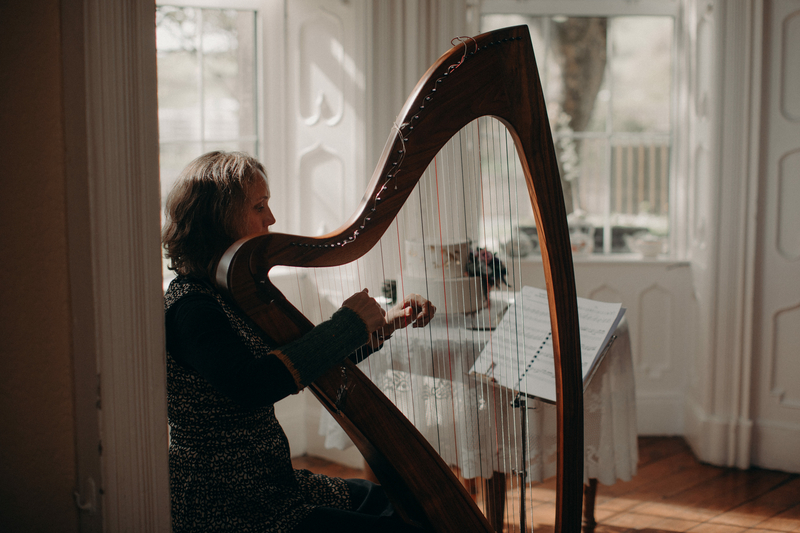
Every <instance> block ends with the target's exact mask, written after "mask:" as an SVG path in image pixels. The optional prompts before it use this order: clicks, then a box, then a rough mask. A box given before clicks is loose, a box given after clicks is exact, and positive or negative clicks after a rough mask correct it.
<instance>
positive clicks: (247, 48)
mask: <svg viewBox="0 0 800 533" xmlns="http://www.w3.org/2000/svg"><path fill="white" fill-rule="evenodd" d="M254 28H255V20H254V13H252V12H241V11H231V10H225V11H220V10H212V9H206V10H203V97H204V106H205V124H204V127H205V137H206V138H207V139H211V140H228V139H237V138H241V137H252V136H254V135H255V108H254V103H255V94H254V89H255V83H254V69H253V65H254V63H255V57H254V52H255V49H254V46H253V44H254V43H253V34H254Z"/></svg>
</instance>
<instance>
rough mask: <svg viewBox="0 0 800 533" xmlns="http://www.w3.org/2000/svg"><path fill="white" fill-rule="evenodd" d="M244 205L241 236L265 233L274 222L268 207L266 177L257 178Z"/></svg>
mask: <svg viewBox="0 0 800 533" xmlns="http://www.w3.org/2000/svg"><path fill="white" fill-rule="evenodd" d="M244 207H245V214H244V217H245V219H244V235H241V237H247V236H250V235H255V234H258V233H267V232H268V231H269V227H270V226H271V225H273V224H274V223H275V216H274V215H273V214H272V210H271V209H270V208H269V187H267V179H266V178H264V179H261V180H258V181H257V182H256V183H255V184H254V185H252V186H251V187H250V190H249V191H248V194H247V200H246V201H245V206H244Z"/></svg>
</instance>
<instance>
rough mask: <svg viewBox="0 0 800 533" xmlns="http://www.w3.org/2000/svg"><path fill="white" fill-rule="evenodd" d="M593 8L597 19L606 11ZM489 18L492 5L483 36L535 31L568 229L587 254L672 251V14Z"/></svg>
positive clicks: (532, 14) (522, 5)
mask: <svg viewBox="0 0 800 533" xmlns="http://www.w3.org/2000/svg"><path fill="white" fill-rule="evenodd" d="M506 4H507V3H506ZM591 4H593V6H592V7H593V10H594V11H597V4H599V3H596V2H592V3H591ZM603 4H606V5H608V4H614V3H610V2H603ZM665 4H666V5H667V7H670V6H671V3H665ZM537 5H540V4H538V3H535V2H524V3H522V2H521V3H517V4H515V7H518V8H520V9H521V8H529V9H530V10H533V9H534V8H537ZM556 8H558V6H557V7H556ZM573 9H574V8H573ZM491 10H492V2H486V3H485V4H484V6H483V11H484V13H483V15H482V17H481V26H482V27H481V30H482V31H488V30H491V29H495V28H499V27H504V26H511V25H518V24H527V25H528V27H529V28H530V31H531V37H532V39H533V46H534V51H535V52H536V57H537V62H538V66H539V76H540V78H541V80H542V85H543V87H544V92H545V99H546V101H547V103H548V110H549V115H550V116H549V118H550V124H551V128H552V130H553V138H554V141H555V144H556V150H557V152H558V159H559V162H560V164H561V178H562V183H563V186H564V194H565V201H566V203H567V212H570V213H571V214H570V226H571V230H572V231H573V232H574V233H577V234H581V233H582V234H584V235H586V236H588V237H589V238H588V239H585V241H586V242H587V243H588V244H587V246H586V250H588V251H592V250H593V251H594V252H595V253H605V254H609V253H617V252H630V251H644V250H643V248H644V247H645V246H650V247H651V249H653V248H654V247H655V249H656V250H659V249H661V247H662V246H663V247H666V244H667V237H668V235H669V229H670V205H669V200H670V173H671V172H672V168H673V166H674V165H672V163H671V162H672V159H673V144H674V142H673V129H674V127H673V123H674V118H673V116H674V104H673V102H674V78H675V75H674V72H675V68H674V61H675V60H674V56H675V45H674V43H675V22H674V20H675V19H674V14H669V13H666V14H665V13H663V12H662V13H656V14H647V13H637V14H635V15H633V16H632V15H629V14H619V13H620V12H617V13H610V14H609V15H608V16H592V17H588V16H578V15H576V14H575V13H570V14H568V15H562V14H559V13H556V12H550V13H544V14H542V13H535V12H533V11H531V12H528V13H502V14H501V13H492V12H491ZM662 11H663V10H662ZM529 233H534V232H533V230H531V231H529Z"/></svg>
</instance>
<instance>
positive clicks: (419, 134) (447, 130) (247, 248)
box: [217, 26, 583, 532]
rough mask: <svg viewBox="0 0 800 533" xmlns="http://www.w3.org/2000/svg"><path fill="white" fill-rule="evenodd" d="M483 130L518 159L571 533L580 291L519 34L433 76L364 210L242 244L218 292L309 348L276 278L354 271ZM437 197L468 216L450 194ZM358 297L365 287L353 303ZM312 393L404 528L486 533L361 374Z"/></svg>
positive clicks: (560, 504)
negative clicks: (460, 137) (458, 139)
mask: <svg viewBox="0 0 800 533" xmlns="http://www.w3.org/2000/svg"><path fill="white" fill-rule="evenodd" d="M481 117H492V120H494V121H495V122H496V123H498V124H502V126H504V128H505V132H506V133H505V134H504V135H506V136H507V138H508V139H509V144H513V146H515V147H516V153H517V155H518V158H519V159H518V163H517V164H516V165H517V167H518V168H519V169H520V172H521V173H522V175H523V178H524V179H523V180H520V181H524V184H525V185H524V187H525V189H526V190H527V193H528V195H527V196H529V198H530V208H531V210H532V213H533V217H534V218H535V222H536V224H535V225H536V232H537V235H538V241H539V247H540V250H541V255H542V262H543V266H544V271H545V278H546V283H547V292H548V302H549V309H550V321H551V326H552V342H553V348H554V356H555V376H556V389H557V429H558V445H557V449H558V460H557V501H556V523H555V530H556V531H559V532H561V531H569V532H576V531H578V530H579V529H580V521H581V504H582V483H583V396H582V395H583V388H582V379H581V373H580V343H579V334H578V318H577V303H576V291H575V282H574V273H573V265H572V256H571V247H570V241H569V231H568V227H567V222H566V210H565V206H564V200H563V194H562V190H561V183H560V180H559V173H558V167H557V161H556V156H555V151H554V146H553V141H552V138H551V132H550V127H549V123H548V118H547V114H546V109H545V105H544V100H543V95H542V89H541V86H540V82H539V78H538V73H537V67H536V62H535V58H534V54H533V48H532V45H531V41H530V36H529V33H528V29H527V28H526V27H524V26H522V27H514V28H507V29H503V30H498V31H494V32H490V33H486V34H483V35H480V36H477V37H475V38H471V39H465V40H464V41H463V42H462V43H461V44H459V45H457V46H455V47H454V48H452V49H451V50H450V51H448V52H447V53H445V54H444V55H443V56H442V57H441V58H440V59H439V60H438V61H437V62H436V63H435V64H434V65H433V66H432V67H431V68H430V69H429V70H428V71H427V73H426V74H425V75H424V76H423V78H422V79H421V80H420V82H419V83H418V84H417V86H416V88H415V89H414V91H413V93H412V94H411V96H410V97H409V98H408V100H407V102H406V104H405V105H404V107H403V108H402V111H401V112H400V114H399V116H398V121H397V123H396V131H395V132H393V134H392V135H391V136H390V138H389V140H388V141H387V144H386V146H385V148H384V151H383V153H382V156H381V158H380V162H379V164H378V167H377V169H376V170H375V172H374V174H373V176H372V179H371V181H370V182H369V185H368V188H367V191H366V193H365V194H364V197H363V198H362V200H361V202H360V204H359V206H358V209H357V210H356V212H355V214H353V215H352V216H351V217H350V219H349V220H348V221H347V222H345V224H344V225H342V226H341V227H340V228H339V229H338V230H336V231H334V232H332V233H329V234H326V235H323V236H320V237H307V236H299V235H288V234H279V233H271V234H264V235H258V236H253V237H249V238H245V239H242V240H240V241H239V242H237V243H235V244H234V245H233V246H232V247H231V248H230V249H229V250H228V251H227V252H226V253H225V255H224V256H223V258H222V260H221V261H220V264H219V266H218V270H217V284H218V285H219V286H220V288H221V289H222V290H223V291H224V292H226V293H227V295H228V296H229V297H230V298H231V300H232V301H233V302H235V304H236V305H237V306H238V307H239V308H240V309H241V310H243V311H244V313H246V314H247V315H248V316H249V317H250V318H251V319H252V321H253V322H254V323H255V324H256V325H258V326H259V327H260V328H262V329H263V330H264V332H265V333H266V334H267V335H268V336H269V337H270V338H271V339H272V340H273V341H275V342H277V343H278V344H283V343H285V342H289V341H291V340H293V339H295V338H297V337H299V336H301V335H303V334H304V333H305V332H307V331H309V330H310V329H311V328H312V327H313V322H312V321H311V320H309V318H307V317H306V316H305V315H304V314H303V313H302V312H301V311H299V310H298V309H297V307H295V306H294V305H292V304H291V303H289V301H288V300H287V299H286V297H284V295H283V294H282V293H281V291H279V290H278V289H277V288H276V287H275V284H274V283H273V282H272V281H271V279H270V277H269V274H270V271H271V269H273V268H274V267H282V268H283V267H303V268H311V269H322V268H326V267H334V268H335V267H338V266H340V265H347V264H358V261H360V260H362V258H363V257H365V256H366V255H367V254H368V253H369V252H370V251H371V250H373V249H374V248H377V247H378V245H379V244H380V242H381V238H382V237H384V235H385V234H392V233H394V232H395V230H394V229H392V231H391V232H388V231H387V230H389V229H391V228H393V227H394V226H393V224H397V222H396V219H397V217H398V213H399V212H401V210H402V209H403V208H404V205H405V204H416V203H418V200H417V197H416V196H414V197H412V193H413V192H414V191H415V190H416V188H417V185H418V182H419V181H420V180H421V179H422V177H423V175H425V174H426V173H430V172H433V173H434V174H436V173H437V172H438V170H437V169H434V170H433V171H431V170H426V169H429V167H431V166H436V161H437V159H436V157H437V154H438V153H439V152H440V150H442V148H443V147H445V145H447V143H448V142H450V141H451V139H454V138H455V137H454V136H456V134H457V133H458V132H460V131H461V130H462V129H463V128H466V127H468V125H469V124H472V123H474V121H476V120H479V119H481ZM478 128H480V126H478ZM478 142H479V141H478ZM461 144H465V143H464V142H463V141H462V143H461ZM466 144H469V142H466ZM473 144H474V143H473ZM515 168H516V167H515ZM476 173H477V174H481V173H482V171H477V172H476ZM439 177H440V176H438V174H437V175H436V176H434V178H435V179H437V180H438V179H439ZM437 183H438V182H437ZM459 190H461V189H459ZM414 194H416V193H414ZM522 194H523V196H524V191H522ZM444 195H445V196H455V197H458V198H459V202H460V203H462V204H464V205H467V204H470V202H467V201H464V199H463V198H462V196H464V195H463V194H462V193H460V192H458V191H456V190H454V191H453V192H452V193H445V194H444ZM514 195H515V196H519V194H516V193H514ZM410 197H412V199H411V200H409V198H410ZM477 203H480V202H477ZM471 205H473V204H471ZM470 209H471V207H467V208H466V210H470ZM425 216H426V215H423V218H425ZM427 216H428V218H429V219H430V220H434V221H436V222H437V223H438V224H440V225H441V223H442V218H443V217H445V215H443V214H442V213H440V212H435V213H433V214H430V215H427ZM429 225H430V224H429ZM429 229H430V228H429ZM442 253H443V252H442ZM400 255H401V256H402V253H401V254H400ZM400 262H402V259H401V260H400ZM365 268H366V267H365ZM355 290H360V287H355V288H354V290H353V291H351V292H355ZM373 294H374V292H373ZM440 305H441V304H439V303H437V308H439V307H440ZM445 316H447V313H445ZM367 361H369V359H368V360H367ZM310 388H311V389H312V391H313V393H314V394H315V395H316V396H317V398H318V399H319V400H320V402H321V403H322V404H323V405H324V406H325V407H326V408H327V409H328V411H329V412H330V413H331V414H332V415H333V417H334V418H335V419H336V420H337V422H338V423H339V424H340V425H341V426H342V427H343V428H344V429H345V431H346V432H347V434H348V435H349V436H350V438H351V439H352V441H353V442H354V443H355V444H356V446H357V447H358V448H359V450H360V451H361V453H362V455H363V456H364V457H365V459H366V460H367V462H368V464H369V465H370V467H371V468H372V470H373V472H374V473H375V475H376V476H377V477H378V479H379V480H380V481H381V483H382V484H383V486H384V487H385V489H386V490H387V492H388V493H389V496H390V497H391V499H392V500H393V502H394V503H395V505H396V507H397V508H398V510H399V511H400V513H401V514H402V515H403V516H404V517H405V518H406V519H407V520H409V521H411V522H414V523H418V524H420V525H422V526H424V527H426V528H428V529H429V530H431V531H437V532H464V531H470V532H472V531H475V532H478V531H487V532H488V531H493V529H492V526H490V525H489V523H488V521H487V520H486V518H485V517H484V515H483V513H482V512H481V511H480V509H479V508H478V506H477V505H476V504H475V502H474V501H473V499H472V497H471V496H470V494H469V493H468V492H467V491H466V490H465V488H464V486H463V485H462V484H461V483H460V482H459V481H458V478H457V477H456V475H455V474H454V473H453V472H452V471H451V469H450V468H449V467H448V465H447V464H446V462H445V461H444V460H443V459H442V457H441V456H440V455H439V453H438V452H437V451H436V450H435V449H434V448H433V447H432V446H431V444H430V443H429V442H428V440H427V439H426V438H425V437H424V436H422V435H421V434H420V432H419V431H417V429H416V428H415V427H414V425H413V424H412V423H411V422H409V420H408V419H407V418H406V417H405V416H404V415H403V413H401V412H400V410H398V408H397V407H396V406H395V405H394V404H393V403H392V401H390V400H389V399H388V398H387V397H386V395H385V394H383V393H382V392H381V390H380V389H379V388H378V387H377V386H376V385H375V384H374V383H373V382H372V381H371V380H370V379H368V378H367V377H366V376H365V375H364V373H363V372H361V371H360V370H359V368H358V367H357V366H356V365H355V364H353V363H352V362H350V361H345V362H344V364H342V365H341V366H337V367H335V368H333V369H331V370H330V371H329V372H328V373H326V374H325V375H324V376H323V377H322V378H320V379H319V380H317V381H316V382H315V383H314V384H313V385H312V386H311V387H310ZM521 528H522V529H523V530H524V524H522V525H521Z"/></svg>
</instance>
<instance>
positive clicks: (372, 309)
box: [342, 289, 436, 350]
mask: <svg viewBox="0 0 800 533" xmlns="http://www.w3.org/2000/svg"><path fill="white" fill-rule="evenodd" d="M342 307H347V308H349V309H352V310H353V311H355V312H356V314H358V316H360V317H361V320H363V321H364V324H366V325H367V332H368V333H369V345H370V346H371V347H372V348H374V349H376V350H377V349H378V348H380V347H381V345H382V344H383V342H384V341H385V340H386V339H388V338H389V337H391V336H392V333H394V331H395V330H397V329H400V328H405V327H408V326H409V325H412V326H413V327H415V328H422V327H425V326H427V325H428V324H429V323H430V321H431V320H432V319H433V317H434V315H435V314H436V307H435V306H434V305H433V304H432V303H431V302H429V301H428V300H426V299H425V298H423V297H422V296H420V295H419V294H411V295H409V296H406V297H405V298H404V299H403V301H402V302H398V303H397V304H396V305H395V306H394V307H392V308H391V309H389V312H388V313H387V312H386V311H384V310H383V308H382V307H381V306H380V305H379V304H378V302H377V301H375V299H374V298H371V297H370V296H369V290H368V289H364V290H363V291H361V292H357V293H355V294H354V295H353V296H351V297H350V298H348V299H347V300H345V301H344V303H343V304H342Z"/></svg>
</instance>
